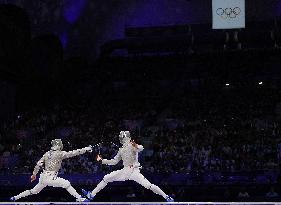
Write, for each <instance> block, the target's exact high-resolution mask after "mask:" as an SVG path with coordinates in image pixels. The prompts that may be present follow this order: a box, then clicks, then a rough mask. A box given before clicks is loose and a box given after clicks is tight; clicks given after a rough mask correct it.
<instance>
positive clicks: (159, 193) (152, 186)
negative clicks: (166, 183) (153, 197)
mask: <svg viewBox="0 0 281 205" xmlns="http://www.w3.org/2000/svg"><path fill="white" fill-rule="evenodd" d="M150 189H151V191H153V192H154V193H155V194H158V195H161V196H163V197H164V198H165V199H166V198H167V197H168V195H167V194H165V193H164V192H163V191H162V190H161V189H160V188H159V187H158V186H156V185H154V184H152V185H151V186H150Z"/></svg>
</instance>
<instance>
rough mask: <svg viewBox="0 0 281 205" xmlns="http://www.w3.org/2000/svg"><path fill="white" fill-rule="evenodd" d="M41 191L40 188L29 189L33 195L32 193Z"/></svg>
mask: <svg viewBox="0 0 281 205" xmlns="http://www.w3.org/2000/svg"><path fill="white" fill-rule="evenodd" d="M40 191H41V190H39V189H31V190H29V192H30V195H32V194H38V193H39V192H40Z"/></svg>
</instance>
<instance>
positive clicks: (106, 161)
mask: <svg viewBox="0 0 281 205" xmlns="http://www.w3.org/2000/svg"><path fill="white" fill-rule="evenodd" d="M120 160H121V155H120V152H119V151H118V153H117V154H116V156H115V157H114V158H113V159H110V160H108V159H103V160H102V161H101V163H102V164H106V165H116V164H117V163H118V162H119V161H120Z"/></svg>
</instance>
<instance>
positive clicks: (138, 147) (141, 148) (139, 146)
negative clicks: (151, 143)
mask: <svg viewBox="0 0 281 205" xmlns="http://www.w3.org/2000/svg"><path fill="white" fill-rule="evenodd" d="M135 149H136V151H137V152H141V151H143V150H144V148H143V146H142V145H139V144H138V145H137V146H136V147H135Z"/></svg>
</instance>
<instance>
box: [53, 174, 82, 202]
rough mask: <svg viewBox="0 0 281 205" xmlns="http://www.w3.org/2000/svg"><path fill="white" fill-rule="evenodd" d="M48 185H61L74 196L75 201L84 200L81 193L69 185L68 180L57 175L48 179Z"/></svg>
mask: <svg viewBox="0 0 281 205" xmlns="http://www.w3.org/2000/svg"><path fill="white" fill-rule="evenodd" d="M48 185H49V186H53V187H62V188H64V189H66V191H68V193H70V194H71V195H72V196H74V197H75V198H76V200H77V201H85V198H82V197H81V195H80V194H78V193H77V191H76V190H75V189H74V188H73V187H72V186H71V184H70V182H69V181H68V180H65V179H63V178H60V177H57V178H55V179H54V180H51V181H49V183H48Z"/></svg>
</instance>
